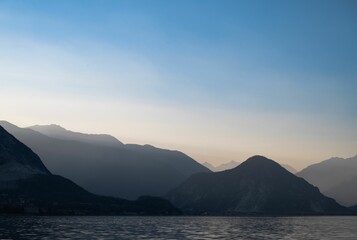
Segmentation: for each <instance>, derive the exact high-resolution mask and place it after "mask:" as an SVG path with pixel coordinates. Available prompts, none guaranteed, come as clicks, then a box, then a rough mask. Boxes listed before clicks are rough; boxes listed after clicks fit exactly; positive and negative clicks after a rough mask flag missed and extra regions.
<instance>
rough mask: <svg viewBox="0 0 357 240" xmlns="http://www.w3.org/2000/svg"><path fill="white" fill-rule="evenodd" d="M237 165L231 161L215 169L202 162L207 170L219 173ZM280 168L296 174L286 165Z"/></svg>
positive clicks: (293, 169)
mask: <svg viewBox="0 0 357 240" xmlns="http://www.w3.org/2000/svg"><path fill="white" fill-rule="evenodd" d="M239 164H240V162H236V161H233V160H232V161H230V162H227V163H223V164H221V165H218V166H216V167H215V166H213V165H212V164H210V163H208V162H204V163H203V164H202V165H203V166H205V167H206V168H208V169H209V170H211V171H212V172H221V171H225V170H228V169H232V168H235V167H237V166H238V165H239ZM281 166H282V167H283V168H285V169H286V170H288V171H289V172H291V173H293V174H295V173H297V171H296V169H295V168H293V167H291V166H290V165H288V164H281Z"/></svg>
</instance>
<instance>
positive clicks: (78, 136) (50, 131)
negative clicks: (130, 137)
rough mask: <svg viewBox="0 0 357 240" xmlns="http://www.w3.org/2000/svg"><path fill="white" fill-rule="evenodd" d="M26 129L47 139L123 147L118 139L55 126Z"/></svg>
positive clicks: (38, 126)
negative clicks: (45, 136)
mask: <svg viewBox="0 0 357 240" xmlns="http://www.w3.org/2000/svg"><path fill="white" fill-rule="evenodd" d="M28 128H29V129H32V130H35V131H36V132H39V133H42V134H44V135H47V136H49V137H53V138H57V139H62V140H70V141H78V142H84V143H90V144H94V145H104V146H113V147H115V146H118V145H123V143H122V142H120V141H119V140H118V139H116V138H115V137H113V136H110V135H108V134H84V133H79V132H72V131H69V130H67V129H65V128H63V127H61V126H59V125H56V124H52V125H35V126H31V127H28Z"/></svg>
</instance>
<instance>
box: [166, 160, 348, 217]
mask: <svg viewBox="0 0 357 240" xmlns="http://www.w3.org/2000/svg"><path fill="white" fill-rule="evenodd" d="M166 198H167V199H169V200H170V201H171V202H172V203H173V204H174V205H175V206H177V207H179V208H181V209H182V210H183V211H185V212H186V213H192V214H217V215H221V214H222V215H238V214H341V213H347V212H348V210H347V208H344V207H342V206H340V205H339V204H337V203H336V201H335V200H333V199H331V198H328V197H325V196H324V195H322V194H321V193H320V191H319V190H318V188H316V187H313V186H312V185H310V184H309V183H308V182H306V181H305V180H304V179H302V178H299V177H296V176H295V175H293V174H292V173H290V172H288V171H287V170H286V169H284V168H283V167H281V166H280V165H279V164H278V163H276V162H274V161H272V160H269V159H267V158H265V157H262V156H254V157H251V158H249V159H248V160H247V161H245V162H244V163H242V164H240V165H239V166H238V167H236V168H234V169H231V170H226V171H223V172H215V173H199V174H195V175H193V176H191V177H190V178H189V179H188V180H187V181H185V182H184V183H183V184H181V185H180V186H179V187H178V188H176V189H174V190H172V191H171V192H169V193H168V194H167V195H166Z"/></svg>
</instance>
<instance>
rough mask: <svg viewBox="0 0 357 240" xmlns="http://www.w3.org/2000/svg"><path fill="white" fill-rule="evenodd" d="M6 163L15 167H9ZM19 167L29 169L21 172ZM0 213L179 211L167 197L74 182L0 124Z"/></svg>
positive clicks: (173, 212) (163, 213) (113, 213)
mask: <svg viewBox="0 0 357 240" xmlns="http://www.w3.org/2000/svg"><path fill="white" fill-rule="evenodd" d="M9 163H13V164H16V165H17V168H13V169H9V168H8V167H6V166H7V165H8V164H9ZM23 169H33V170H34V171H27V172H25V174H24V170H23ZM0 173H1V174H2V175H3V174H5V175H10V176H11V175H12V176H15V177H12V178H4V177H0V213H33V214H47V215H52V214H56V215H57V214H66V215H67V214H69V215H72V214H75V215H87V214H90V215H92V214H110V215H116V214H121V215H122V214H123V215H126V214H136V215H149V214H154V215H157V214H159V215H160V214H162V215H171V214H179V213H180V211H179V210H178V209H176V208H175V207H173V206H172V205H171V203H169V202H168V201H167V200H164V199H162V198H157V197H149V196H142V197H139V198H138V199H137V200H135V201H129V200H126V199H119V198H110V197H102V196H97V195H95V194H92V193H90V192H88V191H86V190H85V189H83V188H82V187H80V186H78V185H77V184H75V183H74V182H72V181H70V180H68V179H66V178H63V177H61V176H57V175H52V174H51V173H50V172H49V171H48V170H47V168H46V167H45V165H44V164H43V163H42V161H41V159H40V158H39V157H38V156H37V155H36V154H35V153H34V152H33V151H32V150H31V149H30V148H28V147H27V146H26V145H24V144H23V143H22V142H20V141H19V140H17V139H16V138H15V137H14V136H12V135H11V134H10V133H8V132H7V131H6V130H5V129H4V128H3V127H1V126H0Z"/></svg>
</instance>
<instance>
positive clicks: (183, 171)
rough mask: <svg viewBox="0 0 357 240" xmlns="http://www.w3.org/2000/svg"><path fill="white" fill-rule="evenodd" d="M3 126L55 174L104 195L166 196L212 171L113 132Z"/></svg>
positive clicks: (179, 153) (5, 124) (178, 154)
mask: <svg viewBox="0 0 357 240" xmlns="http://www.w3.org/2000/svg"><path fill="white" fill-rule="evenodd" d="M0 125H1V126H3V127H4V128H5V129H6V130H7V131H8V132H10V133H11V134H13V135H14V136H15V137H16V138H17V139H19V140H20V141H21V142H23V143H24V144H26V145H27V146H29V147H30V148H31V149H32V150H33V151H34V152H35V153H36V154H38V155H39V156H40V158H41V159H42V160H43V162H44V164H45V165H46V166H47V168H48V169H49V170H50V171H51V172H53V173H54V174H58V175H61V176H64V177H66V178H68V179H70V180H72V181H74V182H76V183H77V184H79V185H80V186H82V187H84V188H85V189H86V190H88V191H90V192H92V193H95V194H99V195H105V196H114V197H122V198H127V199H136V198H137V197H139V196H142V195H151V196H162V195H164V194H165V193H166V192H167V191H169V190H170V189H172V188H174V187H176V186H177V185H179V184H180V183H182V182H183V181H184V180H186V179H187V178H188V177H189V176H191V175H192V174H194V173H198V172H210V170H208V169H207V168H206V167H204V166H202V165H200V164H199V163H197V162H196V161H195V160H193V159H192V158H190V157H188V156H187V155H185V154H183V153H181V152H178V151H169V150H164V149H159V148H155V147H153V146H150V145H144V146H141V145H134V144H123V143H121V142H120V141H118V140H116V139H115V138H114V137H112V136H109V135H94V134H82V133H77V132H72V131H68V130H66V129H64V128H62V127H60V126H57V125H49V126H33V127H30V128H19V127H17V126H15V125H13V124H11V123H8V122H6V121H0ZM35 130H36V131H35Z"/></svg>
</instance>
